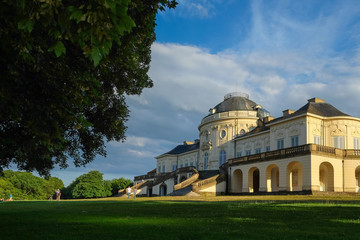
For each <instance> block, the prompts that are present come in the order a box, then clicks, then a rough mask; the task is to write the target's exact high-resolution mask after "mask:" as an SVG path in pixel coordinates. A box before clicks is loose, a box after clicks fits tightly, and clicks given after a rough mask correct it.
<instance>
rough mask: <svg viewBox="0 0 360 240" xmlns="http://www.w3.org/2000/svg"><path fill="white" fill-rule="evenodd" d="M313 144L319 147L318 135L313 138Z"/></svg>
mask: <svg viewBox="0 0 360 240" xmlns="http://www.w3.org/2000/svg"><path fill="white" fill-rule="evenodd" d="M314 143H315V144H318V145H320V136H318V135H315V136H314Z"/></svg>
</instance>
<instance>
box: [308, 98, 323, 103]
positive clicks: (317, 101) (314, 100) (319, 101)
mask: <svg viewBox="0 0 360 240" xmlns="http://www.w3.org/2000/svg"><path fill="white" fill-rule="evenodd" d="M308 102H309V103H311V102H313V103H324V102H325V101H324V100H322V99H320V98H316V97H314V98H311V99H309V100H308Z"/></svg>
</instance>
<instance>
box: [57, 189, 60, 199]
mask: <svg viewBox="0 0 360 240" xmlns="http://www.w3.org/2000/svg"><path fill="white" fill-rule="evenodd" d="M60 196H61V192H60V189H58V190H56V201H60Z"/></svg>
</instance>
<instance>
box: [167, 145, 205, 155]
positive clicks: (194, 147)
mask: <svg viewBox="0 0 360 240" xmlns="http://www.w3.org/2000/svg"><path fill="white" fill-rule="evenodd" d="M199 147H200V143H199V142H197V143H194V144H182V145H178V146H176V147H175V148H174V149H172V150H171V151H169V152H167V153H164V154H162V155H166V154H170V155H177V154H181V153H186V152H190V151H193V150H197V149H199Z"/></svg>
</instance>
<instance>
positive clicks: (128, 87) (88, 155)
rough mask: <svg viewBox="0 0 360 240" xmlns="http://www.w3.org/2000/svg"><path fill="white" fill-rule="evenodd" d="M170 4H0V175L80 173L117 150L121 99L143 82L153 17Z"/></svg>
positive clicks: (102, 0) (109, 0) (6, 0)
mask: <svg viewBox="0 0 360 240" xmlns="http://www.w3.org/2000/svg"><path fill="white" fill-rule="evenodd" d="M175 6H176V1H175V0H146V1H143V0H122V1H118V0H88V1H67V0H54V1H43V0H30V1H25V0H3V1H2V2H1V3H0V14H1V18H0V41H1V42H0V66H1V67H0V75H1V84H0V112H1V113H2V114H1V115H0V172H1V170H2V168H3V167H8V166H9V165H10V164H11V163H15V164H16V165H17V166H18V168H19V169H22V170H27V171H34V170H37V171H38V172H39V174H40V175H45V176H47V175H49V171H50V170H51V169H52V168H53V167H54V165H55V164H56V165H59V166H60V167H62V168H66V167H67V166H68V159H69V158H72V159H73V161H74V164H75V166H84V165H86V164H87V163H89V162H90V161H92V160H93V159H94V157H95V156H96V155H102V156H106V152H105V149H104V144H105V141H112V140H114V141H120V140H122V141H123V140H125V130H126V126H125V123H126V121H127V118H128V116H129V110H128V108H127V105H126V102H125V96H126V95H131V94H140V93H141V92H142V89H143V88H148V87H151V86H152V81H151V79H150V78H149V76H148V75H147V72H148V70H149V66H150V47H151V44H152V43H153V42H154V40H155V32H154V28H155V17H156V14H157V12H158V11H159V10H164V9H165V8H166V7H168V8H174V7H175Z"/></svg>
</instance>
